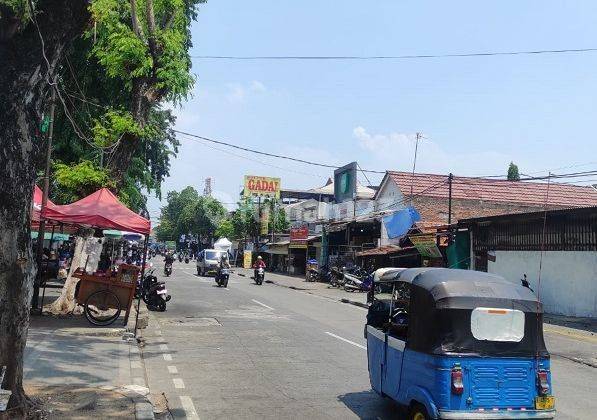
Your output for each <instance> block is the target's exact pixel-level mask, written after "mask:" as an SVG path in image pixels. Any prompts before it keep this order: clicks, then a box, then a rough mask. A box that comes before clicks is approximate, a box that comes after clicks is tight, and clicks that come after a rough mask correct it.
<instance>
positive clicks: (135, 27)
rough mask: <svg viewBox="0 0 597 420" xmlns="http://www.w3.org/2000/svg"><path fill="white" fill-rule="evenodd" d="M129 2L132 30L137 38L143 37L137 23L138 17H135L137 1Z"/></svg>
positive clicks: (131, 0)
mask: <svg viewBox="0 0 597 420" xmlns="http://www.w3.org/2000/svg"><path fill="white" fill-rule="evenodd" d="M130 2H131V20H132V23H133V32H134V33H135V35H137V36H138V37H139V38H141V39H143V30H142V29H141V25H140V24H139V18H138V17H137V1H136V0H130Z"/></svg>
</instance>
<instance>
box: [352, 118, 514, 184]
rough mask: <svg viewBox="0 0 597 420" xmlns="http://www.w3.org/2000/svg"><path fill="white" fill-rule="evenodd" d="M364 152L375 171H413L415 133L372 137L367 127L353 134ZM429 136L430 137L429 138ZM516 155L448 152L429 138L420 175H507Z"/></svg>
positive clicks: (421, 143)
mask: <svg viewBox="0 0 597 420" xmlns="http://www.w3.org/2000/svg"><path fill="white" fill-rule="evenodd" d="M352 133H353V137H354V138H355V139H356V140H357V142H358V145H359V147H360V148H361V149H363V150H365V151H366V152H369V153H368V154H367V153H365V154H363V155H362V156H361V157H360V158H359V160H360V161H362V162H367V163H366V164H367V166H369V167H373V169H380V170H386V169H393V170H399V171H410V170H412V164H413V157H414V151H415V134H404V133H400V132H392V133H388V134H371V133H369V132H368V131H367V130H366V129H365V128H364V127H361V126H358V127H355V128H354V129H353V131H352ZM427 137H428V136H427ZM511 160H513V157H512V156H509V155H506V154H503V153H500V152H497V151H495V150H491V149H489V148H488V149H487V150H483V151H470V150H460V149H458V150H454V149H444V148H443V147H442V146H441V145H440V144H438V143H436V142H435V141H433V140H431V139H429V138H423V139H422V140H420V141H419V147H418V151H417V169H416V170H417V172H430V173H449V172H453V173H455V174H458V175H493V174H499V173H505V170H506V168H507V166H508V163H509V162H510V161H511Z"/></svg>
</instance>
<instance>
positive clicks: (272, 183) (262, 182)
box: [243, 175, 280, 199]
mask: <svg viewBox="0 0 597 420" xmlns="http://www.w3.org/2000/svg"><path fill="white" fill-rule="evenodd" d="M243 195H244V196H245V197H268V198H276V199H279V198H280V178H270V177H267V176H255V175H245V189H244V194H243Z"/></svg>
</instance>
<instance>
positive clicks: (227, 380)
mask: <svg viewBox="0 0 597 420" xmlns="http://www.w3.org/2000/svg"><path fill="white" fill-rule="evenodd" d="M159 269H160V267H159V268H158V270H159ZM267 278H268V276H267V274H266V280H267ZM166 282H167V287H168V291H169V293H170V294H171V295H172V300H171V301H170V302H169V303H168V310H167V311H166V312H163V313H157V312H152V313H151V320H150V326H149V328H148V329H147V330H146V331H145V332H144V333H143V335H144V337H145V339H146V345H145V348H144V349H143V357H144V362H145V368H146V372H147V379H148V384H149V387H150V390H151V392H154V393H155V392H164V393H165V395H166V398H167V400H168V404H169V407H170V410H171V414H172V415H173V417H174V418H185V417H186V418H189V419H198V418H201V419H203V420H205V419H351V418H361V419H391V418H400V411H399V409H398V407H397V406H396V405H394V404H393V403H392V402H391V401H389V400H387V399H383V398H381V397H379V396H378V395H377V394H375V393H374V392H372V391H371V388H370V385H369V378H368V372H367V354H366V350H365V340H364V338H363V325H364V321H365V314H366V311H365V309H363V308H359V307H357V306H353V305H349V304H345V303H341V302H339V301H338V300H336V299H333V298H329V297H323V296H318V295H315V294H311V293H306V292H304V291H300V290H292V289H289V288H285V287H280V286H276V285H273V284H268V283H264V284H263V285H262V286H257V285H255V284H254V283H253V282H252V281H251V279H250V278H248V277H241V276H238V275H237V274H234V275H233V276H232V277H231V279H230V282H229V285H228V289H224V288H218V287H216V286H215V282H214V280H213V278H211V277H198V276H196V272H195V269H194V264H193V263H192V262H191V263H189V264H188V265H187V264H180V263H175V266H174V273H173V276H172V277H170V278H167V279H166ZM547 339H548V346H549V342H550V341H554V345H556V346H560V347H563V348H566V346H568V347H570V346H572V347H573V343H570V344H568V343H567V342H566V340H572V339H571V338H569V337H558V336H553V337H552V336H550V335H549V334H548V337H547ZM562 340H564V341H562ZM583 345H586V343H583ZM589 345H590V346H596V347H597V345H596V344H591V343H589ZM592 348H593V347H592ZM552 376H553V377H554V393H555V395H556V396H557V408H558V410H559V415H558V418H560V419H593V418H596V415H597V414H595V413H597V399H596V398H595V395H597V369H595V368H593V367H589V366H586V365H584V364H581V363H577V362H574V361H571V360H569V359H567V358H565V357H560V356H553V357H552Z"/></svg>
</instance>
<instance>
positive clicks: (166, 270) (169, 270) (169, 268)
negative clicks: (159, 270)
mask: <svg viewBox="0 0 597 420" xmlns="http://www.w3.org/2000/svg"><path fill="white" fill-rule="evenodd" d="M170 274H172V263H166V265H165V266H164V275H165V276H166V277H170Z"/></svg>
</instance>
